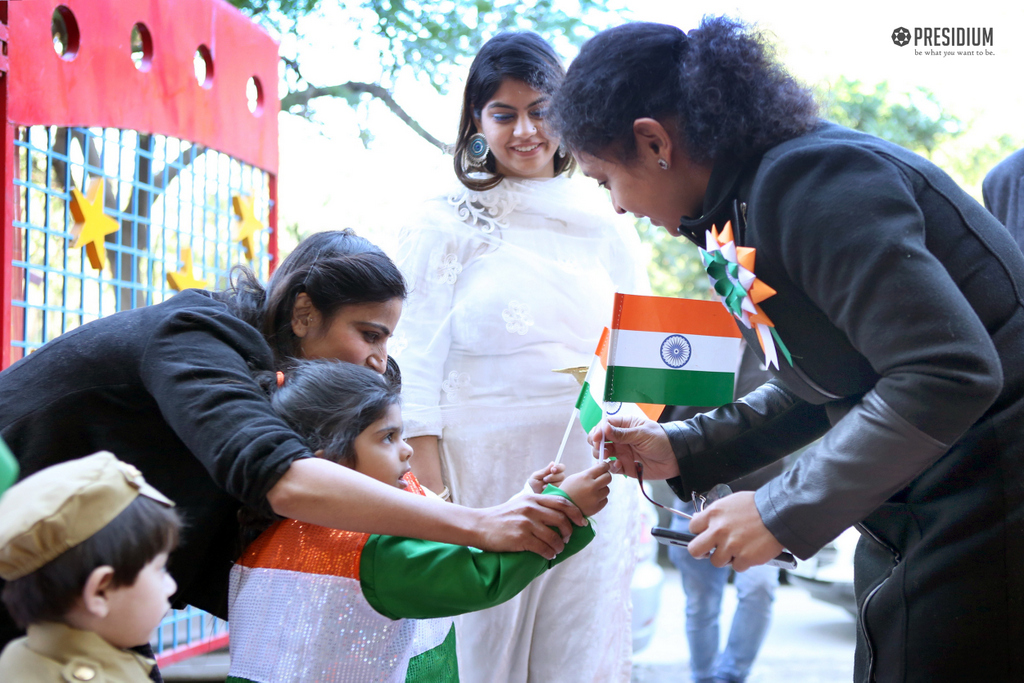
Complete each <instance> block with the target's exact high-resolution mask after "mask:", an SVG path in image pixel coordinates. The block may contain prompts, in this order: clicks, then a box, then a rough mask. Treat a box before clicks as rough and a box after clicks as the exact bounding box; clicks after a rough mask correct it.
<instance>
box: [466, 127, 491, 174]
mask: <svg viewBox="0 0 1024 683" xmlns="http://www.w3.org/2000/svg"><path fill="white" fill-rule="evenodd" d="M490 151H491V147H490V145H488V144H487V138H485V137H484V134H483V133H474V134H473V135H470V136H469V144H468V145H466V164H467V165H469V166H472V167H474V168H480V167H481V166H483V165H484V163H485V162H486V161H487V154H488V153H489V152H490Z"/></svg>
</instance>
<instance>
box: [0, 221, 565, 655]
mask: <svg viewBox="0 0 1024 683" xmlns="http://www.w3.org/2000/svg"><path fill="white" fill-rule="evenodd" d="M404 297H405V282H404V280H403V279H402V275H401V273H400V272H399V271H398V269H397V267H396V266H395V265H394V263H392V262H391V259H389V258H388V257H387V256H386V255H385V254H384V252H382V251H381V250H380V249H379V248H377V247H376V246H374V245H373V244H371V243H370V242H368V241H367V240H365V239H363V238H361V237H357V236H356V235H355V234H354V233H352V232H351V231H348V230H346V231H333V232H324V233H317V234H315V235H313V236H311V237H309V238H308V239H306V240H305V241H303V242H302V243H301V244H300V245H299V246H298V247H297V248H296V250H295V251H294V252H292V254H291V255H289V257H288V258H287V259H285V260H284V262H283V263H282V264H281V266H280V267H279V268H278V269H277V271H276V272H275V273H274V275H273V277H272V278H271V279H270V282H269V284H268V285H267V288H266V290H264V288H263V287H262V286H261V285H260V284H259V283H258V282H257V281H256V280H255V278H254V277H252V276H251V274H247V273H243V274H242V276H241V277H240V278H238V279H236V282H235V285H234V287H233V288H232V289H231V290H229V291H227V292H216V293H211V292H205V291H200V290H186V291H184V292H181V293H180V294H177V295H175V296H174V297H172V298H170V299H169V300H167V301H165V302H164V303H161V304H157V305H154V306H147V307H145V308H139V309H135V310H131V311H125V312H122V313H117V314H114V315H111V316H109V317H106V318H102V319H100V320H97V321H95V322H92V323H89V324H87V325H83V326H81V327H79V328H77V329H75V330H72V331H71V332H68V333H67V334H64V335H62V336H60V337H58V338H57V339H54V340H53V341H51V342H49V343H48V344H46V345H44V346H43V347H42V348H40V349H39V350H37V351H35V352H34V353H32V354H31V355H29V356H27V357H25V358H24V359H22V360H20V361H18V362H17V363H15V364H14V365H12V366H11V367H9V368H7V369H6V370H4V371H3V372H2V373H0V436H2V437H3V439H4V440H5V441H6V442H7V444H8V445H9V446H10V448H11V450H12V451H13V452H14V453H15V455H16V457H17V458H18V460H19V464H20V466H21V476H22V477H26V476H28V475H30V474H32V473H33V472H36V471H38V470H40V469H42V468H44V467H46V466H48V465H51V464H54V463H56V462H61V461H64V460H70V459H72V458H78V457H81V456H84V455H87V454H90V453H93V452H95V451H99V450H109V451H112V452H113V453H114V454H115V455H117V457H118V458H120V459H121V460H123V461H125V462H128V463H131V464H133V465H135V466H136V467H138V468H139V469H140V470H141V471H142V473H143V475H144V476H145V477H146V480H147V481H148V482H150V483H151V484H153V485H154V486H155V487H156V488H158V489H159V490H160V491H161V492H163V493H164V494H166V495H167V496H168V497H169V498H171V499H172V500H174V501H175V502H176V503H177V505H178V510H179V512H180V513H181V514H182V516H183V517H184V520H185V523H186V529H185V531H184V535H183V542H182V544H181V545H180V547H179V548H178V550H177V551H176V552H175V553H174V555H173V557H172V558H171V563H170V571H171V573H172V574H173V575H174V578H175V580H176V581H177V583H178V587H179V590H178V593H177V594H176V598H175V600H176V602H177V603H178V604H191V605H195V606H197V607H201V608H203V609H206V610H208V611H210V612H212V613H214V614H216V615H218V616H221V617H226V614H227V587H228V572H229V570H230V568H231V563H232V561H233V560H234V558H235V555H236V553H237V551H238V550H239V548H238V547H237V546H238V538H239V524H238V518H237V512H238V510H239V508H240V507H241V506H242V505H243V504H245V505H248V506H251V507H252V508H254V509H256V510H257V511H263V512H265V513H274V514H277V515H281V516H283V517H290V518H293V519H299V520H302V521H306V522H311V523H314V524H319V525H322V526H328V527H335V528H342V529H355V530H358V531H364V532H368V533H383V534H392V535H396V536H407V537H413V538H424V539H428V540H435V541H443V542H449V543H457V544H462V545H471V546H475V547H480V548H485V549H490V550H507V551H511V550H532V551H534V552H537V553H539V554H541V555H544V556H545V557H548V558H551V557H554V555H555V553H556V552H559V551H561V549H562V547H563V545H564V544H563V541H562V538H565V537H567V536H568V534H569V531H570V527H569V524H570V518H571V519H573V520H574V521H575V522H576V523H577V524H582V523H583V520H582V517H581V516H580V515H579V512H578V511H576V509H575V507H574V506H572V505H564V504H560V503H559V502H558V501H554V500H553V499H554V498H556V497H557V496H526V497H524V498H518V499H516V500H515V501H511V502H510V503H508V504H505V505H503V506H499V507H495V508H488V509H484V510H473V509H469V508H463V507H459V506H455V505H444V504H442V503H439V502H432V501H428V500H426V499H424V498H423V497H422V496H410V495H407V494H404V493H403V492H402V491H400V490H398V489H395V488H394V487H391V486H385V485H383V484H381V483H379V482H375V481H373V480H371V479H370V478H368V477H364V476H362V475H360V474H358V473H356V472H354V471H353V470H351V469H348V468H346V467H341V466H339V465H337V464H335V463H332V462H329V461H327V460H323V459H321V458H315V457H313V454H312V452H310V450H309V448H308V447H307V446H306V444H305V442H304V441H303V440H302V439H301V438H300V437H299V436H298V435H296V434H295V433H294V432H293V431H292V430H291V429H289V427H288V426H287V424H285V423H284V422H283V421H282V420H281V419H280V418H279V417H277V415H276V414H275V413H274V411H273V410H272V409H271V406H270V403H269V401H268V400H267V398H266V395H265V394H264V393H263V392H262V391H261V390H260V387H259V386H258V385H257V383H256V381H255V380H254V379H253V378H252V377H253V373H254V372H258V371H262V370H270V371H275V370H278V369H279V368H282V367H284V366H286V365H287V363H288V361H289V359H291V358H337V359H339V360H343V361H347V362H351V363H356V364H359V365H365V366H367V367H370V368H372V369H374V370H376V371H377V372H381V373H383V372H385V371H388V370H389V368H390V371H392V372H397V366H394V365H393V364H392V363H393V362H391V363H389V359H388V356H387V341H388V338H389V337H390V335H391V331H392V330H393V329H394V327H395V324H396V323H397V322H398V318H399V315H400V314H401V310H402V301H403V299H404ZM548 499H552V500H548ZM567 515H568V517H567ZM549 527H556V528H558V532H556V531H554V530H552V529H551V528H549ZM15 634H16V630H15V629H14V625H13V623H11V621H10V619H9V616H8V615H7V613H6V610H3V609H2V608H0V642H6V641H7V640H9V639H10V638H12V637H14V635H15Z"/></svg>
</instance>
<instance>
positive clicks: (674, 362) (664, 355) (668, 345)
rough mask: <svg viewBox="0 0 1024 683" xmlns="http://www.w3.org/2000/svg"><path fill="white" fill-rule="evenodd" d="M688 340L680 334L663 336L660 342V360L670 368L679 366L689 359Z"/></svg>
mask: <svg viewBox="0 0 1024 683" xmlns="http://www.w3.org/2000/svg"><path fill="white" fill-rule="evenodd" d="M691 353H692V349H691V348H690V342H689V340H687V338H686V337H684V336H683V335H681V334H673V335H669V336H668V337H665V341H663V342H661V360H663V361H665V365H667V366H669V367H670V368H681V367H683V366H684V365H686V364H687V363H688V362H689V361H690V354H691Z"/></svg>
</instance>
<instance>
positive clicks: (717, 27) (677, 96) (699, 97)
mask: <svg viewBox="0 0 1024 683" xmlns="http://www.w3.org/2000/svg"><path fill="white" fill-rule="evenodd" d="M550 113H551V118H552V123H553V124H554V126H555V127H556V129H557V130H558V132H559V134H560V135H561V136H562V140H563V141H564V142H565V144H567V145H568V146H569V147H570V148H572V149H573V150H574V151H576V152H585V153H587V154H591V155H593V156H597V157H601V158H615V159H618V160H620V161H629V160H631V159H633V158H634V156H635V155H636V142H635V138H634V135H633V122H634V121H635V120H636V119H639V118H645V117H650V118H655V119H658V120H659V121H662V122H663V123H670V124H671V125H672V126H674V128H675V130H676V131H677V135H678V137H679V139H680V142H682V143H683V145H684V148H685V149H686V152H687V154H688V155H689V156H690V158H691V159H692V160H693V161H695V162H697V163H700V164H706V163H711V162H714V161H715V160H716V159H719V158H723V157H724V158H734V159H740V160H742V159H748V158H751V157H754V156H757V155H759V154H762V153H764V152H765V151H766V150H768V149H770V148H771V147H774V146H775V145H777V144H779V143H781V142H784V141H785V140H789V139H791V138H794V137H797V136H798V135H801V134H803V133H805V132H808V131H810V130H811V129H813V128H815V127H816V126H817V125H818V124H819V119H818V105H817V103H816V102H815V100H814V97H813V95H812V94H811V92H810V90H808V89H807V88H805V87H803V86H802V85H800V84H799V83H798V82H797V81H796V80H795V79H794V78H793V77H792V76H791V75H790V74H789V73H787V72H786V70H785V69H784V68H783V67H782V66H781V65H780V64H779V63H778V62H777V61H776V59H775V53H774V49H773V48H772V47H771V45H770V44H769V42H768V40H767V39H766V38H765V36H764V35H763V34H762V33H760V32H758V31H754V30H752V29H750V28H749V27H748V26H746V25H745V24H743V23H741V22H738V21H734V20H732V19H729V18H726V17H704V19H703V20H702V21H701V24H700V27H699V28H697V29H694V30H692V31H690V33H689V34H686V33H684V32H683V31H681V30H680V29H678V28H676V27H674V26H667V25H665V24H653V23H644V22H637V23H630V24H625V25H623V26H618V27H616V28H612V29H608V30H606V31H602V32H601V33H599V34H597V35H596V36H594V37H593V38H591V39H590V40H589V41H587V42H586V44H584V46H583V48H582V49H581V50H580V54H579V56H578V57H577V58H576V60H575V61H573V63H572V64H571V65H570V67H569V71H568V73H567V74H566V77H565V80H564V81H563V82H562V87H561V89H560V90H559V91H558V93H557V94H556V96H555V98H554V102H553V103H552V107H551V111H550Z"/></svg>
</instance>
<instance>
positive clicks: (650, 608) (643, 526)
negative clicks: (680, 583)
mask: <svg viewBox="0 0 1024 683" xmlns="http://www.w3.org/2000/svg"><path fill="white" fill-rule="evenodd" d="M657 525H658V509H657V508H656V507H654V506H653V505H651V504H650V503H649V502H647V501H646V500H642V499H641V501H640V547H639V561H638V563H637V566H636V571H634V572H633V582H632V583H631V584H630V595H631V596H632V598H633V652H639V651H640V650H643V649H644V648H645V647H647V645H648V644H649V643H650V642H651V637H652V636H653V635H654V622H655V620H656V618H657V616H658V606H659V605H660V604H661V586H662V584H663V583H664V582H665V570H663V569H662V568H661V567H660V566H659V565H658V542H657V541H656V540H654V537H653V536H651V527H653V526H657Z"/></svg>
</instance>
